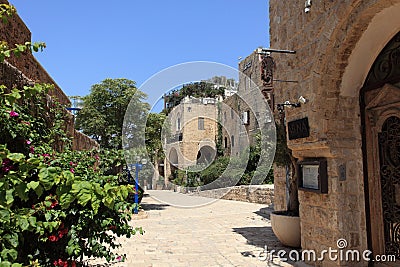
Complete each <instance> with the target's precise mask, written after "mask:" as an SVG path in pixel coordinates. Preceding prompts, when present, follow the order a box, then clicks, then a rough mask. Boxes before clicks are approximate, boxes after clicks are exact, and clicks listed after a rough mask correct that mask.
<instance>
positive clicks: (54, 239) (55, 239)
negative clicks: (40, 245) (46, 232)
mask: <svg viewBox="0 0 400 267" xmlns="http://www.w3.org/2000/svg"><path fill="white" fill-rule="evenodd" d="M49 240H50V242H57V241H58V237H57V236H55V235H51V236H49Z"/></svg>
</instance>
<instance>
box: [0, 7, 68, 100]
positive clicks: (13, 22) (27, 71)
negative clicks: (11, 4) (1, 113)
mask: <svg viewBox="0 0 400 267" xmlns="http://www.w3.org/2000/svg"><path fill="white" fill-rule="evenodd" d="M0 3H1V4H8V1H7V0H0ZM31 35H32V34H31V32H30V31H29V29H28V27H27V26H26V25H25V23H24V22H23V20H22V19H21V18H20V17H19V16H18V15H17V14H14V15H13V16H12V17H11V18H9V19H8V23H0V40H1V41H6V42H7V44H8V46H9V47H10V48H12V47H15V44H24V43H25V42H31V41H32V40H31ZM37 41H40V40H37ZM7 62H9V63H10V64H11V65H13V66H15V67H16V68H17V69H18V70H20V71H21V72H22V73H23V74H24V75H25V76H26V77H27V78H28V79H29V80H32V81H34V82H40V83H49V84H54V86H55V88H54V90H52V91H51V92H50V94H51V95H52V96H53V97H56V98H57V99H58V101H59V102H60V103H61V104H65V105H70V104H71V103H70V101H69V99H68V97H67V96H66V95H65V93H64V92H63V91H62V90H61V88H60V87H59V86H58V85H57V84H56V82H55V81H54V80H53V78H51V76H50V75H49V74H48V73H47V71H46V70H45V69H44V68H43V67H42V65H40V63H39V62H38V61H37V60H36V58H35V57H34V56H33V55H32V53H30V52H25V53H22V54H21V55H20V56H19V57H16V56H14V55H12V56H11V57H10V58H8V59H7Z"/></svg>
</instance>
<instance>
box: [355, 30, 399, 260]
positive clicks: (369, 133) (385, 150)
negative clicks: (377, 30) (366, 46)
mask: <svg viewBox="0 0 400 267" xmlns="http://www.w3.org/2000/svg"><path fill="white" fill-rule="evenodd" d="M360 104H361V111H362V123H363V160H364V173H365V180H364V181H365V186H366V188H367V190H366V198H365V200H366V213H367V214H368V216H367V221H368V223H367V226H368V228H369V229H368V230H369V231H368V232H369V239H370V240H369V244H370V248H371V249H372V251H373V253H374V254H375V255H396V257H397V258H398V259H400V32H399V33H398V34H397V35H396V36H395V37H393V39H392V40H391V41H390V42H389V43H388V44H387V45H386V47H385V48H384V49H383V50H382V51H381V53H380V54H379V56H378V57H377V58H376V60H375V62H374V64H373V65H372V67H371V69H370V71H369V74H368V76H367V79H366V81H365V83H364V86H363V88H362V90H361V93H360Z"/></svg>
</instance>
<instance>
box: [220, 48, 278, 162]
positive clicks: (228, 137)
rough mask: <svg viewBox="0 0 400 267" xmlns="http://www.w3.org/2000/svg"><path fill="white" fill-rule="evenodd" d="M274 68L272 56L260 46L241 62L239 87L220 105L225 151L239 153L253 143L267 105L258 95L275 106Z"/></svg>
mask: <svg viewBox="0 0 400 267" xmlns="http://www.w3.org/2000/svg"><path fill="white" fill-rule="evenodd" d="M273 68H274V63H273V59H272V57H270V56H269V55H263V54H260V53H259V52H258V50H255V51H253V52H252V53H251V54H250V55H249V56H247V57H246V58H245V59H243V60H242V61H240V62H239V65H238V70H239V84H238V90H237V92H236V93H235V94H233V95H231V96H230V97H227V98H225V99H224V101H223V105H222V107H221V122H222V125H223V126H224V127H223V146H224V154H225V155H233V156H238V155H239V153H240V151H242V150H243V149H246V147H248V146H249V145H252V144H254V142H255V140H256V134H257V133H259V127H260V126H259V123H258V122H259V120H260V116H261V114H264V113H265V105H262V104H258V105H257V102H258V103H260V102H261V100H260V99H256V98H259V97H261V98H264V99H263V100H262V101H264V100H265V101H267V103H268V105H269V107H271V109H272V108H273V99H274V97H273V72H272V71H273ZM258 91H260V92H261V94H254V92H258ZM240 125H242V126H240Z"/></svg>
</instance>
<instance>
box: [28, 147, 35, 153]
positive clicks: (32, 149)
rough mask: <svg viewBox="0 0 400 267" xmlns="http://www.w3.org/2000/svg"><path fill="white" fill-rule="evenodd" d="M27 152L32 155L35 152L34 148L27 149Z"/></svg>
mask: <svg viewBox="0 0 400 267" xmlns="http://www.w3.org/2000/svg"><path fill="white" fill-rule="evenodd" d="M29 152H30V153H31V154H33V153H34V152H35V148H34V147H33V146H31V147H30V148H29Z"/></svg>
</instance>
